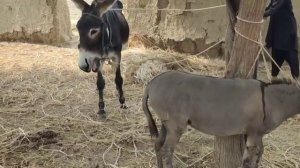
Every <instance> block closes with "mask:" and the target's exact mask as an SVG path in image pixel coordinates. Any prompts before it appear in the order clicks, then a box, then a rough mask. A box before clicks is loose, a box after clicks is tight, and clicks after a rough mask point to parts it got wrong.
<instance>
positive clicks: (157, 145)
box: [155, 124, 167, 168]
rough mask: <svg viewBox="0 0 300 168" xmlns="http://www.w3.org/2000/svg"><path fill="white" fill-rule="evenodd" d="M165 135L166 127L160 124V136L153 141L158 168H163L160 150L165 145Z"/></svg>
mask: <svg viewBox="0 0 300 168" xmlns="http://www.w3.org/2000/svg"><path fill="white" fill-rule="evenodd" d="M166 135H167V130H166V127H165V126H164V125H163V124H162V125H161V130H160V134H159V135H158V137H157V139H156V141H155V153H156V158H157V166H158V168H163V160H162V156H161V152H160V149H161V147H162V146H163V144H164V143H165V139H166Z"/></svg>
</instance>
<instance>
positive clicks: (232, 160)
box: [215, 0, 266, 168]
mask: <svg viewBox="0 0 300 168" xmlns="http://www.w3.org/2000/svg"><path fill="white" fill-rule="evenodd" d="M227 3H230V4H231V5H232V3H233V1H230V0H227ZM265 5H266V0H247V1H240V6H239V12H238V13H239V14H238V16H239V18H242V19H244V20H248V21H253V22H260V21H261V20H262V19H263V17H262V16H263V12H264V9H265ZM229 7H230V6H229ZM229 12H231V14H232V12H234V10H231V11H230V10H229ZM229 16H230V15H229ZM231 21H233V23H232V22H231V26H232V27H231V28H233V27H234V26H235V28H236V30H237V31H238V32H240V33H241V34H243V35H244V36H245V37H247V38H250V39H251V40H254V41H259V40H260V32H261V30H262V24H259V23H247V22H244V21H241V20H237V22H236V25H234V19H232V18H231ZM231 30H232V29H231ZM232 32H234V31H232ZM228 34H229V35H230V33H228ZM232 34H233V33H232ZM227 38H228V40H227V41H226V42H229V43H230V41H232V40H230V38H231V37H230V36H229V37H227ZM231 39H232V38H231ZM231 46H232V50H231V53H230V56H228V58H230V59H228V65H227V69H226V73H225V77H226V78H234V77H238V78H253V77H254V76H255V74H254V69H252V70H251V68H252V66H253V64H254V63H255V58H256V57H257V54H258V52H259V50H260V47H259V45H258V44H257V43H255V42H253V41H250V40H248V39H246V38H244V37H242V36H240V35H239V34H238V33H234V42H233V45H230V44H227V47H228V50H229V51H230V48H231ZM229 51H228V53H227V54H228V55H229ZM250 70H251V72H250ZM248 74H249V76H248ZM244 142H245V141H244V136H242V135H237V136H231V137H216V141H215V159H216V167H218V168H237V167H239V166H241V163H242V153H243V151H244V149H243V148H244Z"/></svg>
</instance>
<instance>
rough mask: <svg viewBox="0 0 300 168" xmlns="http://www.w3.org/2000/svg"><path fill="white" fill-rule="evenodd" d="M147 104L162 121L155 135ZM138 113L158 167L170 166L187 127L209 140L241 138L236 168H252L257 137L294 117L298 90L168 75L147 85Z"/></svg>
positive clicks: (299, 107)
mask: <svg viewBox="0 0 300 168" xmlns="http://www.w3.org/2000/svg"><path fill="white" fill-rule="evenodd" d="M148 100H149V103H150V105H151V107H152V109H153V110H154V111H155V112H156V114H157V115H158V117H159V118H160V120H161V122H162V127H161V131H160V134H159V135H158V131H157V127H156V124H155V122H154V120H153V118H152V115H151V113H150V111H149V109H148V104H147V103H148ZM143 110H144V112H145V115H146V117H147V121H148V124H149V128H150V133H151V135H152V136H156V137H157V140H156V143H155V151H156V155H157V162H158V167H159V168H171V167H173V166H172V156H173V152H174V149H175V146H176V144H177V143H178V141H179V139H180V137H181V135H182V134H183V132H184V130H185V129H186V127H187V125H190V126H192V127H193V128H195V129H197V130H199V131H201V132H204V133H207V134H210V135H215V136H231V135H238V134H244V135H246V137H247V138H246V148H245V150H244V155H243V164H242V167H243V168H257V167H258V163H259V161H260V158H261V156H262V153H263V142H262V138H263V136H264V135H265V134H267V133H269V132H270V131H272V130H274V129H275V128H276V127H278V126H279V125H280V124H281V123H282V122H283V121H284V120H286V119H287V118H289V117H292V116H294V115H296V114H299V113H300V90H299V89H298V87H297V86H295V85H293V84H265V83H263V82H260V81H257V80H245V79H222V78H213V77H205V76H199V75H193V74H189V73H184V72H177V71H170V72H166V73H163V74H161V75H159V76H157V77H155V78H154V79H153V80H152V81H151V82H149V84H148V86H147V88H146V89H145V94H144V98H143Z"/></svg>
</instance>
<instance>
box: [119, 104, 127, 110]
mask: <svg viewBox="0 0 300 168" xmlns="http://www.w3.org/2000/svg"><path fill="white" fill-rule="evenodd" d="M120 108H121V109H128V106H127V105H126V104H121V106H120Z"/></svg>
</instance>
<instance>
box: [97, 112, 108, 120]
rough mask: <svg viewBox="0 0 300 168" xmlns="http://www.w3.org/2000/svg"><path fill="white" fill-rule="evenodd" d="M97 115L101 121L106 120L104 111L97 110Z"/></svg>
mask: <svg viewBox="0 0 300 168" xmlns="http://www.w3.org/2000/svg"><path fill="white" fill-rule="evenodd" d="M98 115H99V117H100V118H101V119H106V118H107V115H106V112H105V110H99V112H98Z"/></svg>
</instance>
